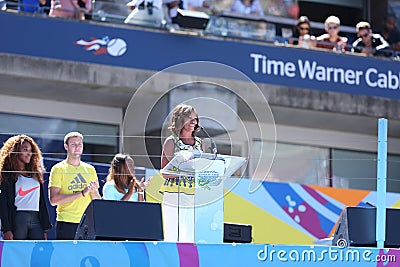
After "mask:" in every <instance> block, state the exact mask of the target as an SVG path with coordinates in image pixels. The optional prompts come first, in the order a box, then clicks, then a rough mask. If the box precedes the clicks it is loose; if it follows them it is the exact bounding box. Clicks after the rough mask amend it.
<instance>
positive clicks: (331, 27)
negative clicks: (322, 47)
mask: <svg viewBox="0 0 400 267" xmlns="http://www.w3.org/2000/svg"><path fill="white" fill-rule="evenodd" d="M337 28H339V26H329V27H328V30H336V29H337Z"/></svg>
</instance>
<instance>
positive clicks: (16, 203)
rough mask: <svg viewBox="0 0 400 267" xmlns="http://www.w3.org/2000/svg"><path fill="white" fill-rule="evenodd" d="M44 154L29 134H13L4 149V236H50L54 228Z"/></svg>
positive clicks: (0, 195) (0, 158) (0, 214)
mask: <svg viewBox="0 0 400 267" xmlns="http://www.w3.org/2000/svg"><path fill="white" fill-rule="evenodd" d="M41 161H42V154H41V152H40V149H39V147H38V145H37V144H36V142H35V141H34V140H33V139H32V138H31V137H29V136H27V135H16V136H12V137H10V138H9V139H8V140H7V141H6V142H5V143H4V145H3V147H2V148H1V151H0V190H1V191H0V218H1V230H2V232H3V239H5V240H40V239H47V235H46V231H47V230H49V229H50V228H51V223H50V219H49V214H48V210H47V206H46V201H45V197H44V188H43V183H44V179H43V174H42V164H41Z"/></svg>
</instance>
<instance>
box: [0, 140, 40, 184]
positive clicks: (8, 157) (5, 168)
mask: <svg viewBox="0 0 400 267" xmlns="http://www.w3.org/2000/svg"><path fill="white" fill-rule="evenodd" d="M24 142H28V143H29V144H30V145H31V147H32V157H31V160H30V162H29V163H27V164H25V169H24V170H19V169H18V157H19V154H20V148H21V146H22V144H23V143H24ZM20 171H23V172H25V173H28V174H29V175H30V176H32V177H33V178H35V179H36V180H38V181H39V182H40V183H42V184H43V183H44V179H43V174H42V171H43V168H42V152H41V151H40V149H39V146H38V145H37V144H36V142H35V141H34V140H33V139H32V138H31V137H29V136H27V135H15V136H12V137H10V138H9V139H8V140H7V141H6V142H5V143H4V145H3V147H2V148H1V150H0V183H2V182H3V181H5V182H11V181H14V182H15V181H16V180H17V179H18V175H19V174H20V173H19V172H20ZM7 173H10V175H6V174H7ZM7 177H11V179H7Z"/></svg>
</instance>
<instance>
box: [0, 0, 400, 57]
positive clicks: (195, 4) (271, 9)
mask: <svg viewBox="0 0 400 267" xmlns="http://www.w3.org/2000/svg"><path fill="white" fill-rule="evenodd" d="M99 1H100V0H99ZM122 1H123V0H122ZM125 1H127V2H125V4H126V12H127V14H128V15H126V18H124V19H123V20H122V21H123V22H125V23H133V24H142V23H138V20H148V19H152V18H153V17H154V21H157V22H158V23H159V24H162V23H167V24H170V25H176V24H179V23H177V20H176V18H177V16H178V9H182V10H188V11H193V12H203V13H207V14H208V15H216V16H218V15H220V14H221V13H223V12H226V11H227V12H231V13H232V14H240V15H241V16H244V17H248V18H249V19H250V18H262V17H263V16H264V15H265V13H266V12H265V11H268V14H277V15H278V16H279V15H282V14H284V13H285V12H286V13H285V15H287V16H289V17H292V18H298V20H297V24H296V25H295V26H294V28H293V32H292V34H291V37H289V38H285V39H284V42H285V43H288V44H290V45H293V46H299V47H303V48H317V49H327V50H332V51H336V52H354V53H360V54H364V55H374V56H385V57H396V58H398V57H399V56H398V55H399V53H398V51H400V32H399V31H398V30H397V28H396V19H397V18H396V16H395V15H394V14H390V15H388V16H387V17H386V18H384V19H383V23H382V26H381V27H380V28H379V27H378V28H377V30H376V31H374V29H373V28H372V27H371V25H370V23H369V22H367V21H360V22H359V23H358V24H357V25H355V28H356V32H357V38H356V39H355V40H353V39H354V38H348V36H342V35H341V31H340V30H341V29H340V26H341V22H340V18H339V17H337V16H334V15H332V16H329V17H328V18H326V20H325V22H324V26H325V27H324V29H325V33H324V34H320V35H314V34H313V33H312V32H311V31H312V27H311V22H310V20H309V19H308V17H307V16H299V8H298V5H297V4H296V3H295V1H293V2H292V1H284V2H285V4H283V3H281V4H280V5H277V4H276V3H275V1H273V0H265V1H267V2H268V3H264V2H263V4H261V3H260V0H226V1H222V3H225V6H224V5H221V4H220V5H218V6H215V5H213V3H215V2H209V1H207V0H185V1H182V0H131V1H129V0H125ZM9 3H12V2H9ZM14 3H15V2H14ZM93 3H94V5H95V4H96V2H93ZM227 3H229V6H226V5H227ZM125 4H123V5H125ZM266 4H268V8H266V7H265V5H266ZM263 6H264V7H263ZM278 7H279V8H278ZM6 9H7V7H6V1H5V0H0V10H3V11H4V10H6ZM92 9H93V6H92V1H91V0H20V2H19V4H18V10H19V11H22V12H29V13H48V15H49V16H50V17H64V18H72V19H78V20H85V19H87V18H90V17H91V12H92ZM266 9H267V10H266ZM282 9H284V10H285V11H282ZM279 10H280V11H279ZM141 12H145V13H142V14H141ZM242 24H243V23H242ZM253 24H254V23H253ZM267 24H268V23H266V22H265V21H262V20H260V21H259V22H257V23H256V24H254V25H252V26H251V27H247V28H245V29H244V30H240V29H238V30H237V31H242V32H240V33H238V34H237V33H232V35H233V36H240V37H244V38H256V39H262V40H268V37H267V36H268V33H267V32H268V30H267ZM248 29H250V31H251V33H249V30H248ZM237 31H236V32H237ZM280 40H282V39H280Z"/></svg>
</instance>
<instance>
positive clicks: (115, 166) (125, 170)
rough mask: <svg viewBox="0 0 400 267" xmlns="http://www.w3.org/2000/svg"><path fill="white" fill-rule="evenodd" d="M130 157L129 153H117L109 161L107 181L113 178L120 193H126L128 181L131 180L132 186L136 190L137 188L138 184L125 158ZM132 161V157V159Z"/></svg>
mask: <svg viewBox="0 0 400 267" xmlns="http://www.w3.org/2000/svg"><path fill="white" fill-rule="evenodd" d="M128 158H129V159H132V158H131V157H130V156H129V155H126V154H121V153H119V154H117V155H115V156H114V158H113V160H112V161H111V166H110V170H109V171H108V175H107V181H112V180H114V185H115V188H116V189H117V191H118V192H120V193H121V194H126V191H125V190H126V189H127V188H128V184H129V182H130V181H133V183H134V185H133V186H134V187H135V188H136V190H138V188H139V184H138V182H137V180H136V177H134V176H133V175H132V173H131V171H130V170H129V167H128V165H127V159H128ZM132 161H133V159H132Z"/></svg>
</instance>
